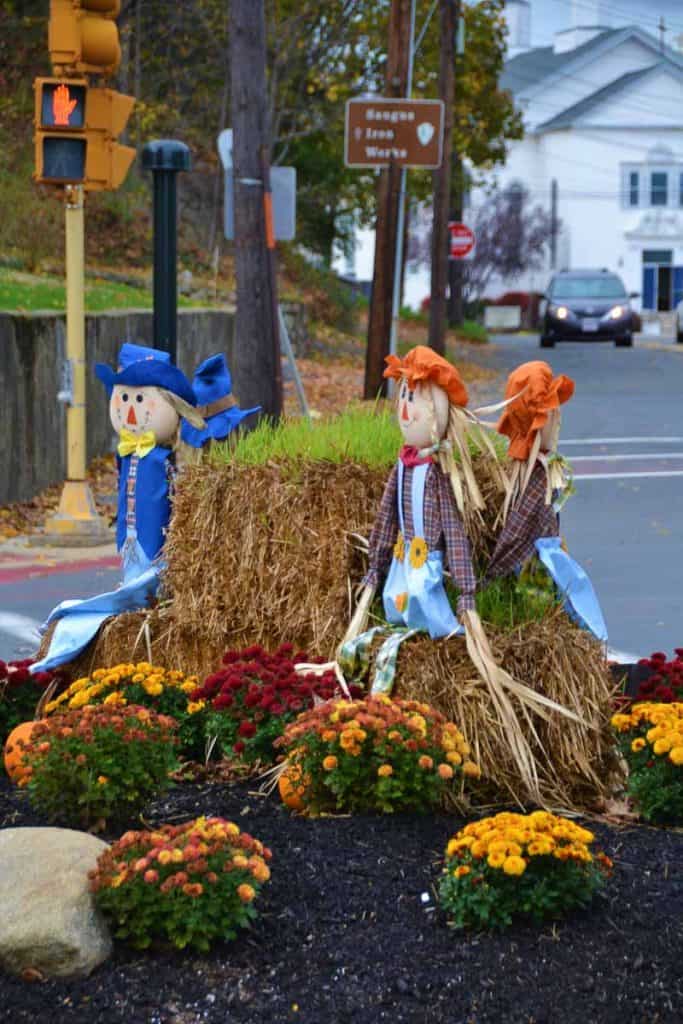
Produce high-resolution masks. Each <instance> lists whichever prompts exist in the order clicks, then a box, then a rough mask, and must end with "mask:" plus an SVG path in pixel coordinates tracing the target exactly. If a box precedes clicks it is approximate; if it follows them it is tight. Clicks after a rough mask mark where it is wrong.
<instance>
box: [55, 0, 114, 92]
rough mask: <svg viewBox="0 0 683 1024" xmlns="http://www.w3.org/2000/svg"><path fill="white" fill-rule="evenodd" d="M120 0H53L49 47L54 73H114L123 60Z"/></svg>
mask: <svg viewBox="0 0 683 1024" xmlns="http://www.w3.org/2000/svg"><path fill="white" fill-rule="evenodd" d="M120 12H121V2H120V0H50V21H49V25H48V48H49V50H50V60H51V62H52V70H53V72H54V73H55V74H73V73H74V72H86V73H88V74H99V75H112V74H114V72H115V71H116V69H117V68H118V66H119V64H120V63H121V44H120V42H119V31H118V28H117V26H116V20H115V19H116V18H117V17H118V16H119V14H120Z"/></svg>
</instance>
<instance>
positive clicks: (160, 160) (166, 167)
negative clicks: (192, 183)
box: [142, 139, 192, 171]
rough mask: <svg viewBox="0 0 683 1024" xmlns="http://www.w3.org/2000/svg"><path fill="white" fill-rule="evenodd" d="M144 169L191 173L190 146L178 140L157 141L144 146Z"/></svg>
mask: <svg viewBox="0 0 683 1024" xmlns="http://www.w3.org/2000/svg"><path fill="white" fill-rule="evenodd" d="M142 168H143V170H145V171H189V170H191V168H192V153H191V151H190V148H189V146H186V145H185V143H184V142H178V140H177V139H155V141H154V142H148V143H146V145H145V146H143V149H142Z"/></svg>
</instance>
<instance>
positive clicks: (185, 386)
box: [95, 341, 197, 405]
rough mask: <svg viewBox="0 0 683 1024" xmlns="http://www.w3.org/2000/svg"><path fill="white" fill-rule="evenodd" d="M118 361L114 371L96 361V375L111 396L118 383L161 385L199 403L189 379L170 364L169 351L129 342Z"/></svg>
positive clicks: (134, 385) (139, 385)
mask: <svg viewBox="0 0 683 1024" xmlns="http://www.w3.org/2000/svg"><path fill="white" fill-rule="evenodd" d="M118 362H119V365H118V371H114V370H112V368H111V366H107V364H106V363H96V364H95V374H96V376H97V377H98V378H99V379H100V380H101V381H102V383H103V384H104V386H105V388H106V389H107V394H108V395H111V393H112V391H113V389H114V387H115V385H116V384H127V385H128V386H129V387H140V388H143V387H158V388H165V389H166V391H170V392H172V394H174V395H178V397H179V398H182V399H184V401H186V402H187V403H188V405H196V404H197V399H196V397H195V393H194V391H193V390H192V388H191V386H190V382H189V380H188V379H187V377H186V376H185V374H184V373H183V372H182V370H179V369H178V367H177V366H171V357H170V355H169V353H168V352H162V351H161V349H156V348H147V347H146V346H145V345H134V344H133V343H132V342H129V341H127V342H125V343H124V344H123V345H122V346H121V351H120V352H119V361H118Z"/></svg>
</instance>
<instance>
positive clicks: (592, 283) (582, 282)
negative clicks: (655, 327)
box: [550, 274, 626, 299]
mask: <svg viewBox="0 0 683 1024" xmlns="http://www.w3.org/2000/svg"><path fill="white" fill-rule="evenodd" d="M550 295H551V298H553V299H625V298H626V290H625V288H624V286H623V284H622V283H621V281H620V280H619V278H618V277H614V276H611V275H608V274H605V275H604V276H603V275H601V276H600V277H558V278H556V279H555V280H554V281H553V284H552V291H551V293H550Z"/></svg>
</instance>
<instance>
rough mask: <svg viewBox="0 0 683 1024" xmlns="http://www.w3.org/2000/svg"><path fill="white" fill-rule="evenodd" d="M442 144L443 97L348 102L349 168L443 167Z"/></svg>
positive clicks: (346, 152)
mask: <svg viewBox="0 0 683 1024" xmlns="http://www.w3.org/2000/svg"><path fill="white" fill-rule="evenodd" d="M442 146H443V102H442V101H441V100H384V99H376V100H368V99H363V100H348V101H347V104H346V133H345V138H344V163H345V164H346V165H347V167H385V166H387V165H388V164H390V163H392V162H393V163H396V164H398V165H399V166H402V167H440V166H441V150H442Z"/></svg>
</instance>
